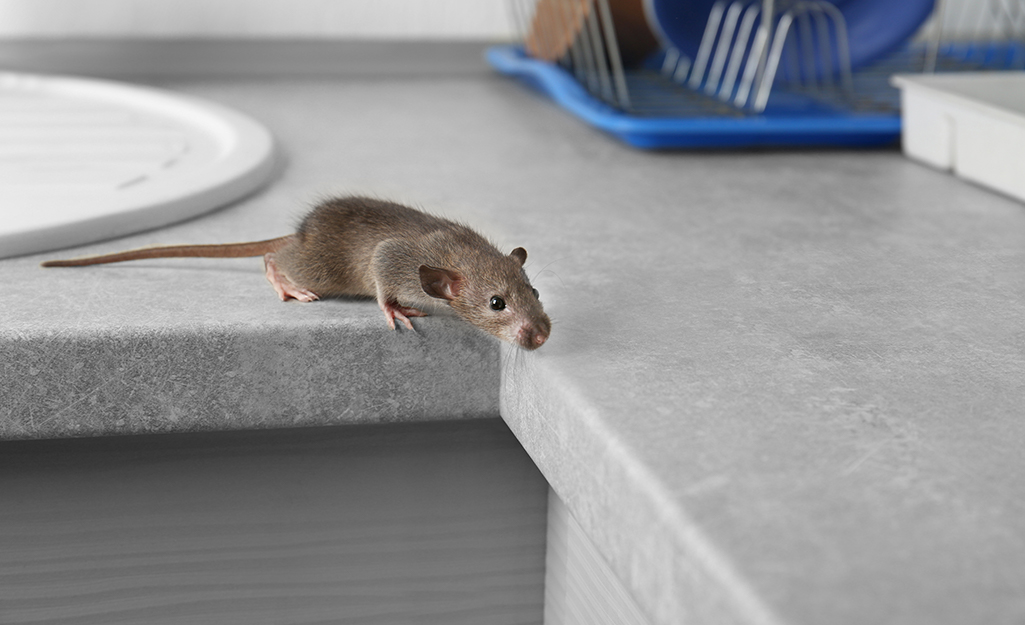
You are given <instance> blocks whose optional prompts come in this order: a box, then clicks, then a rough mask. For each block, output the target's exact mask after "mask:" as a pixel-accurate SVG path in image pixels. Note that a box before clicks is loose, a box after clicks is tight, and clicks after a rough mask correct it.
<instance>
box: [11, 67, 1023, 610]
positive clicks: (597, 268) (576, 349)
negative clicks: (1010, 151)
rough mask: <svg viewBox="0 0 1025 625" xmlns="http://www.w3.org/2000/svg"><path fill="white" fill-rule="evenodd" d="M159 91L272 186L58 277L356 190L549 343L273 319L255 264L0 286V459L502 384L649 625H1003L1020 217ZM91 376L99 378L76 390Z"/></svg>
mask: <svg viewBox="0 0 1025 625" xmlns="http://www.w3.org/2000/svg"><path fill="white" fill-rule="evenodd" d="M159 82H160V84H162V85H164V86H168V87H171V88H176V89H181V90H182V91H185V92H188V93H191V94H194V95H198V96H203V97H209V98H213V99H215V100H218V101H220V102H223V103H225V104H228V105H231V106H235V107H237V108H239V109H241V110H244V111H247V112H249V113H251V114H253V115H254V116H256V117H257V118H259V119H261V120H262V121H263V122H264V123H266V124H267V125H268V126H269V127H270V128H271V130H272V131H273V132H274V133H275V135H276V136H277V137H278V139H279V140H280V141H281V144H282V148H283V149H282V157H283V158H282V163H283V167H282V173H281V175H280V177H279V178H278V179H277V180H276V181H275V182H274V183H273V184H272V185H271V186H269V187H268V188H267V189H265V190H263V191H262V192H260V193H258V194H257V195H255V196H253V197H251V198H249V199H247V200H245V201H242V202H239V203H237V204H236V205H234V206H231V207H228V208H226V209H224V210H221V211H218V212H216V213H214V214H211V215H209V216H206V217H203V218H200V219H196V220H193V221H191V222H188V223H184V224H180V225H177V226H173V227H169V228H166V229H163V230H160V231H156V232H148V233H143V234H140V235H136V236H132V237H127V238H125V239H122V240H118V241H112V242H108V243H103V244H96V245H90V246H88V247H86V248H83V249H78V250H72V251H71V252H72V253H74V254H79V253H91V252H99V251H108V250H113V249H121V248H125V247H134V246H138V245H146V244H156V243H171V242H178V241H189V242H216V241H223V240H244V239H251V238H260V237H269V236H275V235H278V234H281V233H282V232H286V231H288V230H289V229H290V227H291V224H292V223H294V220H295V218H296V216H297V215H299V214H300V213H301V211H302V210H303V207H304V206H305V205H306V204H307V203H308V202H310V201H313V200H314V199H315V198H316V197H318V196H321V195H324V194H329V193H335V192H366V193H373V194H376V195H380V196H383V197H388V198H391V199H396V200H400V201H408V202H412V203H416V204H419V205H421V206H424V207H426V208H429V209H432V210H436V211H438V212H442V213H444V214H447V215H449V216H454V217H458V218H462V219H465V220H467V221H469V222H470V223H472V224H475V225H477V226H479V227H481V229H483V230H485V231H487V232H489V233H490V234H492V235H494V236H495V238H496V240H497V242H498V243H500V244H501V245H503V246H504V247H507V248H510V247H512V246H515V245H523V246H525V247H526V248H527V250H528V251H529V252H530V259H529V261H528V266H527V270H528V273H530V274H531V276H536V279H535V283H536V286H537V287H538V289H539V290H540V291H541V294H542V299H543V301H544V302H545V304H546V307H547V308H548V310H549V312H550V313H551V315H552V317H553V320H554V322H555V325H554V329H553V334H552V338H551V340H550V342H549V343H548V344H547V345H545V347H544V348H542V349H541V350H539V351H538V352H535V353H529V354H528V353H524V352H517V351H513V350H507V349H503V351H502V352H501V354H500V355H499V354H498V352H496V351H494V345H493V344H492V343H489V342H487V341H485V340H483V338H484V337H479V336H478V335H476V334H475V333H473V332H471V331H469V330H466V329H464V328H462V327H460V326H459V325H458V324H457V323H456V322H455V321H454V320H451V319H442V318H436V319H435V318H432V319H427V320H424V322H423V324H422V326H418V327H422V328H423V329H424V332H423V335H422V337H421V335H420V334H418V335H416V336H413V335H409V334H405V333H390V332H387V331H385V330H384V329H383V321H382V320H381V318H380V313H379V311H378V310H377V309H376V307H375V306H374V305H373V304H372V303H365V302H324V303H320V304H315V305H310V306H301V305H297V304H282V303H280V302H277V301H276V300H275V299H274V297H273V293H271V291H270V289H269V287H267V286H266V284H264V283H263V278H262V276H261V275H260V270H259V263H258V261H216V262H215V261H160V262H157V261H148V262H146V263H137V264H136V265H134V266H132V267H129V266H124V267H119V268H113V267H106V268H96V269H91V270H85V271H76V272H71V271H67V272H58V271H56V270H55V271H43V270H41V269H39V268H38V267H37V266H36V263H38V261H39V260H42V257H41V256H40V257H26V258H19V259H11V260H6V261H0V268H2V272H0V288H2V291H3V296H2V298H0V318H2V319H4V323H3V325H2V328H3V329H2V331H0V332H2V337H3V340H2V341H0V344H2V345H3V347H2V349H3V350H4V361H3V362H4V365H3V366H4V367H6V369H5V370H4V373H3V380H4V385H3V389H2V391H0V392H2V393H4V397H3V402H2V404H3V406H4V407H5V408H6V407H7V406H9V405H13V406H21V407H22V408H20V409H17V410H15V411H13V412H9V413H4V417H3V424H4V425H3V431H4V433H5V434H6V435H8V436H12V435H24V434H25V428H35V429H34V430H33V431H34V432H37V433H38V435H47V436H56V435H65V434H70V433H75V432H76V430H74V429H73V427H72V425H71V424H73V423H89V422H90V419H94V420H96V419H101V418H102V417H98V416H90V415H93V414H94V413H96V414H98V412H99V411H100V408H98V407H96V406H98V405H99V404H100V400H101V399H104V404H103V406H104V407H103V410H106V411H110V412H111V415H110V418H109V420H108V421H106V423H107V424H108V425H107V426H106V427H107V428H109V429H108V430H104V431H111V430H115V429H117V428H118V427H120V428H122V430H123V431H131V430H133V429H137V428H146V429H158V430H159V429H166V428H167V427H168V423H169V422H170V421H171V420H172V415H173V414H174V412H173V410H172V407H173V406H175V405H177V404H178V403H179V402H182V401H185V400H183V399H181V398H182V397H183V396H184V395H185V394H187V393H189V392H192V393H196V394H198V395H201V396H203V399H202V401H201V400H200V399H196V400H194V401H193V403H192V404H191V405H193V406H200V407H209V406H217V407H218V408H217V410H218V411H219V412H218V413H217V414H216V415H215V414H213V412H212V411H211V412H210V413H205V414H203V415H202V416H201V417H200V416H193V417H188V416H185V417H182V416H179V417H178V418H179V419H184V424H185V425H184V427H225V428H231V427H251V426H254V425H261V426H265V425H271V424H270V423H269V420H270V419H271V418H272V417H273V418H278V417H280V418H281V419H282V420H283V421H285V422H286V423H288V424H292V423H294V422H295V421H296V419H300V420H302V419H306V420H308V421H309V422H316V423H336V422H339V421H341V420H344V419H342V418H341V417H340V415H343V414H345V413H346V411H347V410H348V409H349V407H350V406H351V405H352V403H353V402H356V403H357V404H358V405H359V406H361V408H360V409H359V411H358V412H359V414H360V415H362V416H353V418H354V419H367V418H371V417H370V416H369V415H376V414H380V412H375V410H377V409H379V408H381V407H382V406H384V407H385V408H386V409H390V410H391V412H387V413H386V414H388V415H390V416H387V417H382V418H383V419H392V418H411V419H412V418H419V413H418V414H412V413H411V412H410V410H412V409H407V408H408V407H410V406H414V405H416V404H415V402H413V400H412V398H413V397H415V395H416V393H427V394H428V396H429V397H428V398H429V399H430V402H428V404H430V405H434V406H436V407H438V405H437V403H436V402H440V405H441V407H444V406H445V405H451V404H452V402H454V401H456V400H455V399H454V397H459V396H462V394H464V393H480V395H479V398H480V401H477V402H472V401H470V400H468V399H467V400H466V401H467V402H468V403H469V404H472V407H464V408H462V411H463V413H462V414H464V415H471V414H479V413H482V412H487V411H488V410H490V409H493V407H494V403H493V402H494V401H497V399H496V396H495V393H497V391H498V389H497V382H496V376H495V374H494V371H495V370H494V369H489V368H488V367H489V366H492V365H493V364H494V363H498V364H499V365H500V366H501V367H502V373H501V411H502V414H503V417H504V418H505V419H506V420H507V422H508V423H509V425H510V427H511V429H512V430H513V431H514V432H515V433H516V434H517V436H518V437H519V439H520V441H521V442H522V443H523V445H524V447H525V448H526V450H527V451H528V452H529V453H530V455H531V456H532V457H533V459H534V460H535V462H536V463H537V464H538V466H539V468H540V469H541V470H542V472H543V473H544V475H545V477H546V478H547V479H548V480H549V482H550V483H551V484H552V486H553V488H554V489H555V491H556V492H557V493H558V494H559V496H560V497H561V498H562V499H563V500H564V501H565V502H566V504H567V506H568V507H569V509H570V511H571V512H572V513H573V515H574V516H575V517H576V519H577V520H578V521H579V522H580V524H581V526H582V527H583V528H584V530H585V531H586V532H587V533H588V534H589V535H590V536H591V537H592V539H593V540H594V542H595V544H596V545H597V546H598V547H599V548H600V549H601V550H602V552H603V554H604V555H605V556H606V557H607V558H608V560H609V562H610V565H611V566H612V569H613V570H614V571H615V572H616V573H617V574H618V575H620V576H621V578H622V579H623V581H624V582H625V584H626V585H627V587H628V588H630V589H631V590H632V591H633V592H634V593H635V596H636V598H637V599H638V602H639V604H640V606H641V607H642V609H644V610H645V611H646V612H647V614H648V616H649V617H650V618H651V619H652V621H653V622H654V623H657V624H664V625H669V624H672V623H680V622H695V623H724V622H736V623H802V624H803V623H808V624H811V623H966V622H986V623H1020V622H1022V620H1023V619H1025V603H1023V601H1022V592H1021V591H1022V588H1025V510H1023V506H1022V498H1021V494H1022V493H1023V492H1025V471H1022V470H1021V460H1020V458H1021V449H1022V447H1023V444H1025V419H1022V418H1021V415H1022V406H1023V405H1025V325H1023V321H1022V320H1023V319H1025V280H1023V279H1022V276H1023V275H1025V208H1023V207H1022V205H1021V204H1019V203H1016V202H1013V201H1011V200H1009V199H1006V198H1004V197H1001V196H998V195H996V194H992V193H989V192H987V191H984V190H981V189H978V188H975V187H972V186H970V185H968V184H965V183H964V182H962V181H959V180H957V179H954V178H952V177H950V176H947V175H945V174H942V173H939V172H935V171H932V170H929V169H926V168H924V167H921V166H919V165H916V164H914V163H911V162H909V161H907V160H905V159H904V158H903V157H902V156H901V155H900V153H899V152H898V151H896V150H883V151H862V152H842V151H828V150H821V151H788V152H774V151H752V152H691V153H644V152H638V151H635V150H632V149H630V148H627V147H624V146H622V145H620V144H618V143H616V142H614V141H613V140H611V139H608V138H607V137H604V136H602V135H600V134H598V133H596V132H594V131H592V130H591V129H589V128H587V127H585V126H584V125H583V124H581V123H579V122H578V121H576V120H575V119H573V118H571V117H569V116H568V115H566V114H565V113H563V112H561V111H560V110H558V109H557V108H555V107H554V106H552V105H550V104H549V103H548V102H546V101H544V100H542V99H540V98H539V97H537V96H536V95H534V94H533V93H532V92H530V91H529V90H525V89H523V88H521V87H520V86H519V85H517V84H514V83H512V82H507V81H506V80H505V79H502V78H499V77H486V78H481V77H478V76H474V77H469V78H459V77H451V76H448V77H442V76H421V77H419V78H396V77H391V78H389V79H387V80H384V79H382V80H373V79H369V78H348V79H345V80H338V79H318V78H301V79H300V78H279V79H273V80H272V79H244V80H242V79H240V80H234V81H232V80H217V81H204V80H185V79H181V80H171V79H166V80H161V81H159ZM350 333H351V335H352V339H351V340H349V338H348V337H349V334H350ZM162 340H163V341H166V342H167V344H168V345H169V346H171V348H172V349H173V350H174V353H176V354H179V355H180V356H181V360H176V359H173V358H171V357H170V356H157V355H155V354H154V353H153V352H154V351H160V350H161V349H162V348H161V347H160V345H161V341H162ZM86 345H92V347H91V348H90V347H87V346H86ZM46 346H53V347H54V349H46ZM57 346H60V347H59V349H57V348H56V347H57ZM118 346H121V347H118ZM132 346H135V347H132ZM133 349H134V350H135V351H134V352H132V351H131V350H133ZM222 350H223V351H224V357H225V359H226V360H227V361H228V362H229V363H230V366H226V367H224V369H223V370H222V369H220V368H217V367H214V366H213V365H212V364H211V363H210V359H211V358H212V357H213V355H214V354H218V356H220V352H221V351H222ZM453 351H455V352H459V353H461V354H463V355H462V356H461V357H452V355H451V354H452V353H453ZM8 354H10V355H11V356H8ZM93 354H95V355H96V357H97V358H98V359H99V362H101V363H104V364H103V367H104V371H105V373H104V374H103V375H98V374H95V373H91V372H89V373H87V372H86V371H85V369H86V367H85V365H83V367H82V369H81V370H80V373H74V371H75V366H76V359H78V360H77V362H85V361H84V359H83V357H84V356H85V355H90V356H92V355H93ZM126 354H127V355H126ZM69 355H70V357H69ZM11 358H13V359H14V360H13V362H12V360H11ZM368 360H380V361H381V362H380V363H379V364H378V365H375V366H376V367H378V369H377V371H379V373H370V374H365V373H363V372H364V371H366V369H367V361H368ZM30 361H31V363H35V364H30ZM47 363H49V364H47ZM133 363H134V364H136V365H138V364H139V363H142V366H143V367H144V369H143V370H142V371H138V370H132V369H131V368H130V367H131V365H132V364H133ZM119 367H123V369H124V370H123V371H118V368H119ZM439 367H440V369H439ZM280 369H284V370H286V372H285V373H284V374H283V375H282V374H281V371H280ZM33 370H36V371H38V372H39V373H37V374H36V375H35V376H33V375H32V371H33ZM53 371H61V372H63V371H71V372H72V373H71V374H70V375H71V376H72V379H76V380H77V382H75V383H74V384H72V385H71V388H72V389H76V390H73V392H74V393H75V394H74V395H73V397H74V398H75V399H73V400H72V401H73V402H75V403H71V402H69V401H68V400H67V399H65V398H64V396H63V395H62V394H61V393H60V392H59V391H58V390H51V389H49V388H48V387H47V385H49V384H57V383H58V382H59V380H60V378H59V376H57V377H55V376H53V375H49V374H48V373H44V372H53ZM231 371H236V372H239V373H245V374H246V375H243V376H241V377H243V378H247V377H248V376H250V375H251V376H252V378H251V379H247V380H245V381H244V384H246V385H248V387H249V388H258V389H259V390H258V391H255V395H254V393H249V392H242V391H240V390H239V387H238V382H237V379H238V377H239V376H236V377H235V378H230V377H228V373H229V372H231ZM115 372H116V373H115ZM147 373H152V375H147ZM119 375H121V376H123V377H119ZM331 375H337V378H338V379H339V380H350V379H351V378H352V376H356V377H357V378H358V379H360V380H362V382H360V385H359V387H358V391H357V390H354V391H352V393H348V392H347V391H342V390H335V391H331V390H330V387H329V386H328V388H325V385H324V384H320V383H319V381H320V380H325V379H326V378H329V377H330V376H331ZM39 376H44V377H42V378H41V377H39ZM76 376H77V377H76ZM360 376H362V377H360ZM410 376H412V377H410ZM433 376H436V377H433ZM296 380H298V382H297V381H296ZM404 381H408V382H409V384H408V386H406V387H403V386H402V384H403V383H404ZM491 384H493V385H494V386H489V385H491ZM103 385H106V386H103ZM378 385H384V386H378ZM388 385H392V386H388ZM214 388H219V389H220V390H211V389H214ZM374 389H378V390H374ZM395 389H398V390H395ZM332 392H333V393H334V394H333V395H332V394H330V393H332ZM396 392H398V393H399V395H397V396H396V395H393V393H396ZM403 392H404V393H406V394H405V395H403V394H402V393H403ZM162 393H163V395H162ZM311 393H312V394H313V396H312V397H310V396H309V394H311ZM322 393H328V395H327V396H326V397H327V399H326V400H325V401H326V402H327V404H328V405H329V406H332V407H330V408H328V407H322V406H321V405H320V404H319V398H321V397H322V396H323V395H322ZM367 393H371V395H366V394H367ZM211 394H214V395H217V397H216V398H211ZM410 394H412V395H410ZM141 395H145V399H144V400H143V401H131V402H129V401H127V400H130V399H131V398H132V397H139V396H141ZM232 397H233V398H234V399H230V398H232ZM254 397H256V398H258V399H254ZM93 398H95V399H96V402H95V404H93V403H91V402H92V401H93ZM118 398H120V400H122V403H126V404H129V405H127V406H121V407H118V406H119V402H118V401H117V399H118ZM389 400H395V401H397V402H399V404H400V406H399V407H392V406H389V405H388V404H387V402H388V401H389ZM407 401H409V402H410V403H406V402H407ZM459 401H463V400H462V399H461V400H459ZM360 402H362V403H360ZM375 402H376V403H375ZM254 405H257V406H258V407H257V408H253V406H254ZM460 405H463V404H460ZM133 406H134V407H133ZM139 406H143V407H144V408H139ZM225 406H231V407H232V409H230V410H229V409H225ZM241 406H246V409H244V410H243V409H242V408H241ZM250 409H252V410H250ZM439 409H440V407H439ZM133 410H134V411H141V412H139V414H136V413H134V412H132V411H133ZM318 411H319V412H318ZM413 412H415V410H414V411H413ZM424 412H425V413H429V412H430V411H429V410H425V411H424ZM115 413H116V415H115ZM317 414H319V415H320V416H315V415H317ZM115 416H117V419H115V418H114V417H115ZM118 419H124V425H123V426H117V425H116V424H117V422H118ZM190 419H191V420H190ZM201 419H202V423H203V424H202V425H200V424H199V420H201ZM92 422H93V423H99V421H92ZM33 423H35V424H37V425H32V424H33ZM39 423H42V424H43V425H42V426H40V425H38V424H39ZM111 423H113V424H114V425H113V426H112V425H110V424H111ZM140 423H143V424H145V423H148V424H149V425H139V424H140ZM46 428H49V429H46Z"/></svg>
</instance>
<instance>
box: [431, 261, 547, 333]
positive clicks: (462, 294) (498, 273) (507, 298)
mask: <svg viewBox="0 0 1025 625" xmlns="http://www.w3.org/2000/svg"><path fill="white" fill-rule="evenodd" d="M526 260H527V251H526V250H524V249H523V248H522V247H518V248H516V249H514V250H513V251H512V253H511V254H509V255H508V256H497V257H496V256H490V255H489V256H484V257H480V258H477V259H474V262H472V263H471V265H470V266H468V267H465V268H463V269H461V270H458V271H457V270H453V269H442V268H438V267H429V266H427V265H421V266H420V284H421V286H422V287H423V290H424V292H425V293H427V294H428V295H430V296H431V297H437V298H440V299H445V300H448V303H449V305H450V306H451V307H452V309H453V310H454V311H455V313H456V314H457V315H459V316H460V317H462V318H463V319H464V320H466V321H468V322H469V323H471V324H473V325H475V326H477V327H478V328H480V329H481V330H484V331H485V332H487V333H488V334H490V335H492V336H496V337H498V338H500V339H502V340H503V341H508V342H510V343H513V344H515V345H519V346H520V347H522V348H523V349H531V350H532V349H537V348H538V347H541V346H542V345H544V343H545V341H547V340H548V335H549V334H551V331H552V322H551V321H550V320H549V319H548V315H546V314H545V311H544V308H543V307H542V306H541V300H539V299H538V294H537V289H535V288H534V287H532V286H530V281H529V280H528V279H527V274H526V273H525V272H524V271H523V263H524V262H526Z"/></svg>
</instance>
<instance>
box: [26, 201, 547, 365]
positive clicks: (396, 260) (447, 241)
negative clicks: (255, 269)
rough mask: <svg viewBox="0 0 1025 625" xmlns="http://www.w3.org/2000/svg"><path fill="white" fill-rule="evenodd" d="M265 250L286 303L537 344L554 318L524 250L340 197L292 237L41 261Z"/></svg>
mask: <svg viewBox="0 0 1025 625" xmlns="http://www.w3.org/2000/svg"><path fill="white" fill-rule="evenodd" d="M247 256H263V259H264V267H265V270H266V275H267V280H268V281H269V282H270V283H271V286H273V287H274V290H275V291H276V292H277V294H278V296H279V297H280V298H281V299H282V300H283V301H285V300H289V299H296V300H299V301H301V302H312V301H314V300H317V299H321V298H325V297H338V296H356V297H373V298H376V299H377V303H378V305H379V306H380V307H381V310H382V311H383V312H384V316H385V320H386V321H387V322H388V327H390V328H391V329H392V330H394V329H395V320H396V319H398V320H399V321H401V322H402V323H403V324H404V325H405V326H406V327H407V328H409V329H410V330H412V329H413V324H412V323H411V322H410V320H409V318H410V317H423V316H426V315H427V314H428V313H427V311H435V310H438V309H443V308H445V307H448V308H450V309H451V310H452V311H453V312H454V313H455V314H456V316H458V317H459V318H461V319H463V320H464V321H466V322H468V323H470V324H471V325H473V326H475V327H477V328H479V329H481V330H483V331H484V332H487V333H488V334H491V335H492V336H495V337H497V338H499V339H501V340H504V341H508V342H510V343H513V344H514V345H518V346H519V347H522V348H523V349H527V350H533V349H537V348H538V347H541V346H542V345H544V343H545V341H547V340H548V336H549V334H550V333H551V327H552V324H551V321H550V320H549V318H548V315H546V314H545V312H544V308H543V306H542V305H541V301H540V298H539V296H538V292H537V289H535V288H534V287H532V286H531V284H530V280H529V279H528V278H527V274H526V272H525V271H524V270H523V264H524V263H525V262H526V260H527V251H526V250H524V249H523V248H522V247H517V248H516V249H514V250H512V252H510V253H509V254H503V253H502V252H500V251H499V250H498V249H497V248H496V247H495V246H494V245H493V244H491V243H490V242H489V241H488V240H487V239H486V238H484V237H483V236H482V235H480V234H478V233H477V232H476V231H474V230H473V229H471V228H470V227H468V226H466V225H463V224H461V223H457V222H454V221H450V220H448V219H444V218H441V217H437V216H435V215H431V214H429V213H425V212H422V211H419V210H417V209H414V208H410V207H408V206H404V205H401V204H396V203H394V202H388V201H385V200H378V199H374V198H369V197H358V196H352V197H342V198H334V199H330V200H327V201H325V202H323V203H321V204H319V205H317V206H316V207H314V208H313V209H312V210H311V211H310V212H309V213H308V214H307V215H306V216H305V217H304V218H303V219H302V221H301V223H300V224H299V227H298V229H297V230H296V232H295V233H294V234H290V235H287V236H283V237H278V238H276V239H268V240H265V241H253V242H248V243H227V244H215V245H172V246H161V247H149V248H140V249H135V250H128V251H126V252H119V253H116V254H105V255H100V256H88V257H84V258H77V259H71V260H52V261H47V262H44V263H42V266H43V267H81V266H86V265H98V264H103V263H117V262H122V261H127V260H140V259H146V258H174V257H200V258H238V257H247Z"/></svg>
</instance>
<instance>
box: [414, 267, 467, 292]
mask: <svg viewBox="0 0 1025 625" xmlns="http://www.w3.org/2000/svg"><path fill="white" fill-rule="evenodd" d="M420 286H421V287H423V290H424V293H426V294H428V295H430V296H431V297H437V298H438V299H447V300H454V299H455V298H457V297H459V291H460V290H461V289H462V288H463V278H462V276H460V275H459V274H458V273H456V272H454V271H449V270H448V269H438V268H437V267H428V266H427V265H420Z"/></svg>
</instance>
